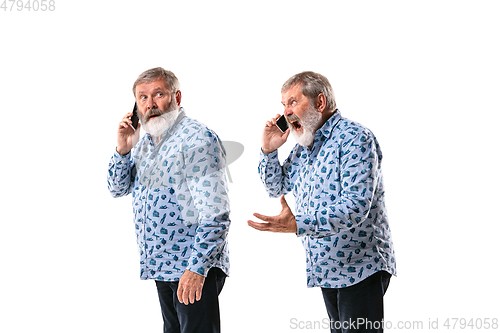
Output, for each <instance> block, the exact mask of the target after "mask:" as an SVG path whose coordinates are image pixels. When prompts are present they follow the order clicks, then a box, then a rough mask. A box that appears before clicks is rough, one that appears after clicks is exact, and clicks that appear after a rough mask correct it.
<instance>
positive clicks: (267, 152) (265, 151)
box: [261, 147, 276, 155]
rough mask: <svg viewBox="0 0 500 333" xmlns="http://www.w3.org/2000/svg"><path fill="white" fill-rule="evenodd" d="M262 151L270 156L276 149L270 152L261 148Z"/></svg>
mask: <svg viewBox="0 0 500 333" xmlns="http://www.w3.org/2000/svg"><path fill="white" fill-rule="evenodd" d="M261 149H262V152H263V153H264V154H266V155H269V154H271V153H272V152H274V151H276V149H274V150H270V149H265V148H264V147H262V148H261Z"/></svg>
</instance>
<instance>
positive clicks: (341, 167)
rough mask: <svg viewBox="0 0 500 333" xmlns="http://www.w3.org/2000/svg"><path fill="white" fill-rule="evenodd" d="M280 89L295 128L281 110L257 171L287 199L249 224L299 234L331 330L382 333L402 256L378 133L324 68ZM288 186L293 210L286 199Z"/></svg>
mask: <svg viewBox="0 0 500 333" xmlns="http://www.w3.org/2000/svg"><path fill="white" fill-rule="evenodd" d="M281 94H282V102H281V103H282V104H283V106H284V108H285V111H284V116H285V117H286V120H287V123H288V125H289V128H288V129H287V130H286V131H285V132H282V131H281V130H280V129H279V128H278V127H277V126H276V122H277V120H278V118H279V117H280V115H276V117H274V118H272V119H271V120H269V121H268V122H267V123H266V125H265V127H264V132H263V136H262V151H261V160H260V163H259V174H260V178H261V180H262V182H263V184H264V186H265V188H266V190H267V192H268V194H269V196H271V197H281V199H280V200H281V206H282V210H281V212H280V214H278V215H276V216H265V215H261V214H258V213H255V214H254V216H255V217H257V218H259V219H261V220H263V221H264V223H258V222H254V221H248V224H249V225H250V226H251V227H253V228H255V229H257V230H261V231H272V232H283V233H295V234H296V235H297V236H298V237H300V238H301V241H302V244H303V246H304V248H305V252H306V266H307V269H306V272H307V285H308V287H320V288H321V290H322V293H323V299H324V302H325V306H326V309H327V313H328V316H329V318H330V322H329V325H328V326H329V328H330V330H331V332H354V331H355V332H360V331H363V332H381V331H382V330H383V318H384V314H383V296H384V294H385V292H386V290H387V287H388V285H389V280H390V277H391V275H395V274H396V262H395V257H394V250H393V244H392V238H391V232H390V229H389V224H388V219H387V214H386V208H385V203H384V187H383V181H382V170H381V161H382V153H381V150H380V147H379V144H378V142H377V139H376V138H375V136H374V135H373V133H372V132H371V131H370V130H369V129H367V128H366V127H364V126H362V125H360V124H358V123H355V122H352V121H350V120H348V119H346V118H344V117H342V116H341V114H340V111H339V110H338V109H337V105H336V102H335V96H334V94H333V89H332V87H331V85H330V83H329V82H328V79H327V78H326V77H324V76H323V75H321V74H317V73H314V72H303V73H299V74H297V75H294V76H292V77H291V78H290V79H289V80H288V81H287V82H285V84H284V85H283V87H282V90H281ZM290 132H292V134H293V135H294V136H295V138H296V139H297V142H298V144H297V145H296V146H295V147H294V148H293V150H292V152H291V153H290V155H289V156H288V158H287V159H286V160H285V161H284V163H283V165H281V164H280V161H279V159H278V148H279V147H281V146H282V145H283V144H284V143H285V142H286V140H287V138H288V136H289V134H290ZM289 192H292V193H293V195H294V196H295V200H296V205H295V210H296V212H295V214H294V213H292V210H291V209H290V207H289V206H288V204H287V202H286V200H285V194H287V193H289ZM293 324H294V323H293V322H291V328H294V327H293ZM295 324H296V323H295Z"/></svg>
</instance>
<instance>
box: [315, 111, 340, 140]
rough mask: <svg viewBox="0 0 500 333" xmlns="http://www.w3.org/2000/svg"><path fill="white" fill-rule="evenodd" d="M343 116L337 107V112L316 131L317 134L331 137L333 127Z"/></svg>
mask: <svg viewBox="0 0 500 333" xmlns="http://www.w3.org/2000/svg"><path fill="white" fill-rule="evenodd" d="M341 117H342V116H341V115H340V111H339V109H335V112H334V113H333V114H332V115H331V116H330V118H328V120H327V121H326V122H325V123H324V124H323V126H321V127H320V128H319V129H318V130H317V131H316V135H318V134H319V135H323V136H325V137H326V138H329V137H330V134H332V130H333V128H334V127H335V125H337V123H338V122H339V120H340V118H341Z"/></svg>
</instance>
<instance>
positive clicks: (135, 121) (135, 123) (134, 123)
mask: <svg viewBox="0 0 500 333" xmlns="http://www.w3.org/2000/svg"><path fill="white" fill-rule="evenodd" d="M130 120H132V128H133V129H134V131H135V130H136V129H137V126H138V125H139V117H138V116H137V103H135V104H134V111H132V117H130Z"/></svg>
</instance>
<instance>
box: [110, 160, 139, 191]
mask: <svg viewBox="0 0 500 333" xmlns="http://www.w3.org/2000/svg"><path fill="white" fill-rule="evenodd" d="M132 169H133V162H132V160H131V155H130V153H129V154H126V155H125V156H122V155H120V154H119V153H118V152H115V153H114V154H113V156H112V157H111V159H110V161H109V166H108V177H107V178H108V179H107V180H108V190H109V192H110V193H111V195H112V196H113V197H121V196H124V195H127V194H129V193H130V183H131V174H132Z"/></svg>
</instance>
